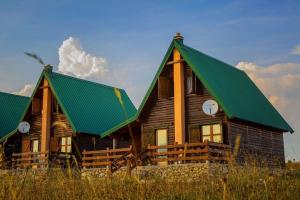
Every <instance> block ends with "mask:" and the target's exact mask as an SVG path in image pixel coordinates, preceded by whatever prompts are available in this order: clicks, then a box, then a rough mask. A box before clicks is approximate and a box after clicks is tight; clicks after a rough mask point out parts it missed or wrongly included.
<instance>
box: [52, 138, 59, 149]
mask: <svg viewBox="0 0 300 200" xmlns="http://www.w3.org/2000/svg"><path fill="white" fill-rule="evenodd" d="M58 150H59V143H58V137H55V136H54V137H51V139H50V151H51V152H58Z"/></svg>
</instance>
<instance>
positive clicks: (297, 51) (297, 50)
mask: <svg viewBox="0 0 300 200" xmlns="http://www.w3.org/2000/svg"><path fill="white" fill-rule="evenodd" d="M291 54H296V55H300V44H299V45H298V46H296V47H295V48H294V49H293V50H292V51H291Z"/></svg>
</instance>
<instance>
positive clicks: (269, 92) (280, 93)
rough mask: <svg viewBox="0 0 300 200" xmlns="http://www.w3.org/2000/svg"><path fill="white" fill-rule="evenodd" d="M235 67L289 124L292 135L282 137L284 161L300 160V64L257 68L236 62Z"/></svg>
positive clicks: (249, 64) (251, 64)
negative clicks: (243, 73)
mask: <svg viewBox="0 0 300 200" xmlns="http://www.w3.org/2000/svg"><path fill="white" fill-rule="evenodd" d="M237 68H239V69H242V70H244V71H245V72H246V73H247V74H248V75H249V77H250V78H251V79H252V80H253V81H254V82H255V83H256V85H257V86H258V87H259V88H260V89H261V90H262V92H263V93H264V94H265V96H266V97H267V98H268V99H269V100H270V102H271V103H272V104H273V105H274V106H275V107H276V108H277V110H278V111H279V112H280V113H281V114H282V115H283V117H284V118H285V119H286V120H287V121H288V122H289V123H290V125H291V126H292V128H293V129H294V131H295V134H293V135H290V134H286V135H285V146H286V150H287V151H286V156H287V158H296V159H298V160H300V154H299V155H297V154H296V153H295V150H294V149H295V148H298V152H300V147H299V146H300V135H299V134H298V133H299V130H300V123H299V120H300V63H281V64H274V65H270V66H265V67H262V66H258V65H256V64H255V63H250V62H239V63H238V64H237Z"/></svg>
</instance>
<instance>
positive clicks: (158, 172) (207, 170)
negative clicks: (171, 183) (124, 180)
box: [81, 163, 227, 180]
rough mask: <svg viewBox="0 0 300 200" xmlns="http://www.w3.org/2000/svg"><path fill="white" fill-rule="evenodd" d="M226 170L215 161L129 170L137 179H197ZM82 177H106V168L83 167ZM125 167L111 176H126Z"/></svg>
mask: <svg viewBox="0 0 300 200" xmlns="http://www.w3.org/2000/svg"><path fill="white" fill-rule="evenodd" d="M226 172H227V165H224V164H216V163H195V164H174V165H150V166H138V167H136V168H135V169H133V170H132V171H131V176H133V177H136V178H138V179H150V178H162V179H165V178H168V179H198V180H199V178H201V177H202V176H203V175H215V174H223V173H226ZM81 175H82V177H87V178H107V177H108V176H109V173H108V169H106V168H94V169H83V170H82V173H81ZM127 175H128V173H127V168H126V167H124V168H121V169H119V170H118V171H116V172H114V173H113V174H112V177H125V176H127Z"/></svg>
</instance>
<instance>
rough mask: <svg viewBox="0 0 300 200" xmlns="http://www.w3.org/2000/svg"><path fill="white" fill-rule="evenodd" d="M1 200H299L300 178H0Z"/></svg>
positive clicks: (53, 173)
mask: <svg viewBox="0 0 300 200" xmlns="http://www.w3.org/2000/svg"><path fill="white" fill-rule="evenodd" d="M0 180H1V181H0V199H74V200H75V199H85V200H89V199H300V176H299V174H298V175H297V174H296V173H290V172H289V171H280V172H276V173H274V171H272V170H270V169H263V168H255V167H243V168H241V167H234V168H231V169H229V171H228V173H227V174H226V175H203V178H201V179H198V180H191V179H177V180H174V179H173V180H172V181H170V180H168V179H161V178H159V177H151V178H149V179H146V180H138V179H135V178H134V177H118V178H112V179H97V178H80V177H76V176H70V175H69V173H64V172H63V171H61V170H54V169H52V170H49V171H46V172H39V173H33V172H26V171H25V172H23V173H17V174H13V172H7V173H3V174H1V175H0Z"/></svg>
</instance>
